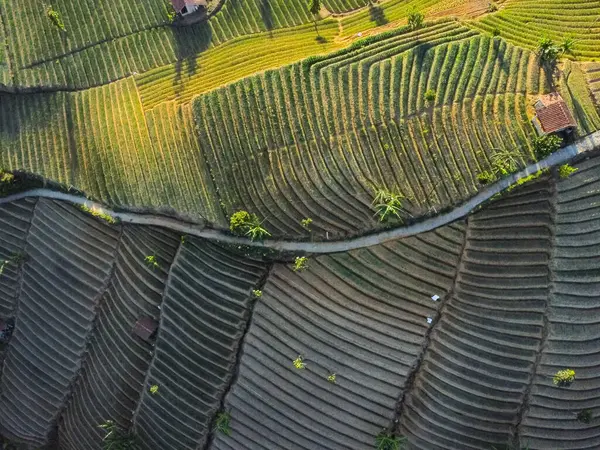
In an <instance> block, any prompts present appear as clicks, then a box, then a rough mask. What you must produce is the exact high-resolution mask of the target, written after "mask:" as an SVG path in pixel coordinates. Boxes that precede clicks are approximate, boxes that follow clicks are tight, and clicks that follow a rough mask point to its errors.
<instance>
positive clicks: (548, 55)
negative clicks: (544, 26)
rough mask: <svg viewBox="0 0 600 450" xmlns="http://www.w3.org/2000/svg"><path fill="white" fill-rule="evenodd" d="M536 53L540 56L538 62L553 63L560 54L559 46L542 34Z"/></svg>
mask: <svg viewBox="0 0 600 450" xmlns="http://www.w3.org/2000/svg"><path fill="white" fill-rule="evenodd" d="M537 54H538V56H539V57H540V63H549V64H554V63H555V62H556V59H557V58H558V55H559V54H560V48H559V47H558V46H557V45H556V44H555V43H554V41H553V40H552V39H550V38H549V37H546V36H544V37H542V38H540V40H539V42H538V47H537Z"/></svg>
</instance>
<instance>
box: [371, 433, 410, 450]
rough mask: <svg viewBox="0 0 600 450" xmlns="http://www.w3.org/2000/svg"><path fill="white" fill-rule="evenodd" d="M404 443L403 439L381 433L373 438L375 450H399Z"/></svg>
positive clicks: (404, 439)
mask: <svg viewBox="0 0 600 450" xmlns="http://www.w3.org/2000/svg"><path fill="white" fill-rule="evenodd" d="M405 442H406V438H405V437H402V436H395V435H394V434H393V433H388V432H386V431H382V432H381V433H379V434H378V435H377V436H376V437H375V445H376V447H375V448H376V449H377V450H401V449H402V448H404V443H405Z"/></svg>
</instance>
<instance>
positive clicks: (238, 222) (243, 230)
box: [229, 211, 271, 241]
mask: <svg viewBox="0 0 600 450" xmlns="http://www.w3.org/2000/svg"><path fill="white" fill-rule="evenodd" d="M263 222H264V221H261V220H260V219H259V218H258V216H257V215H256V214H250V213H249V212H248V211H237V212H236V213H234V214H233V215H232V216H231V217H230V219H229V230H230V231H231V232H232V233H233V234H237V235H238V236H242V235H244V236H248V237H250V239H251V240H253V241H255V240H257V239H263V238H265V237H267V236H271V233H269V232H268V231H267V230H266V229H265V228H264V227H263V226H262V224H263Z"/></svg>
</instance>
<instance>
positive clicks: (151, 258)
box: [144, 255, 159, 270]
mask: <svg viewBox="0 0 600 450" xmlns="http://www.w3.org/2000/svg"><path fill="white" fill-rule="evenodd" d="M144 262H145V263H146V265H147V266H148V267H150V268H151V269H152V270H156V269H158V268H159V265H158V260H157V259H156V256H155V255H148V256H146V257H145V258H144Z"/></svg>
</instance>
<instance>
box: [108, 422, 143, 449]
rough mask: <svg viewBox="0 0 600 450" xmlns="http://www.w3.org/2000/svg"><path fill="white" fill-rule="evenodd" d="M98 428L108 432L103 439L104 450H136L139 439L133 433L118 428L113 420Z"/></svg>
mask: <svg viewBox="0 0 600 450" xmlns="http://www.w3.org/2000/svg"><path fill="white" fill-rule="evenodd" d="M98 428H102V429H103V430H105V431H106V435H105V436H104V438H103V439H102V449H103V450H134V449H135V448H136V447H137V444H138V439H137V437H136V436H135V435H134V434H133V433H132V432H129V431H126V430H124V429H122V428H119V427H117V426H116V425H115V423H114V422H113V421H112V420H107V421H106V422H104V423H103V424H102V425H98Z"/></svg>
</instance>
